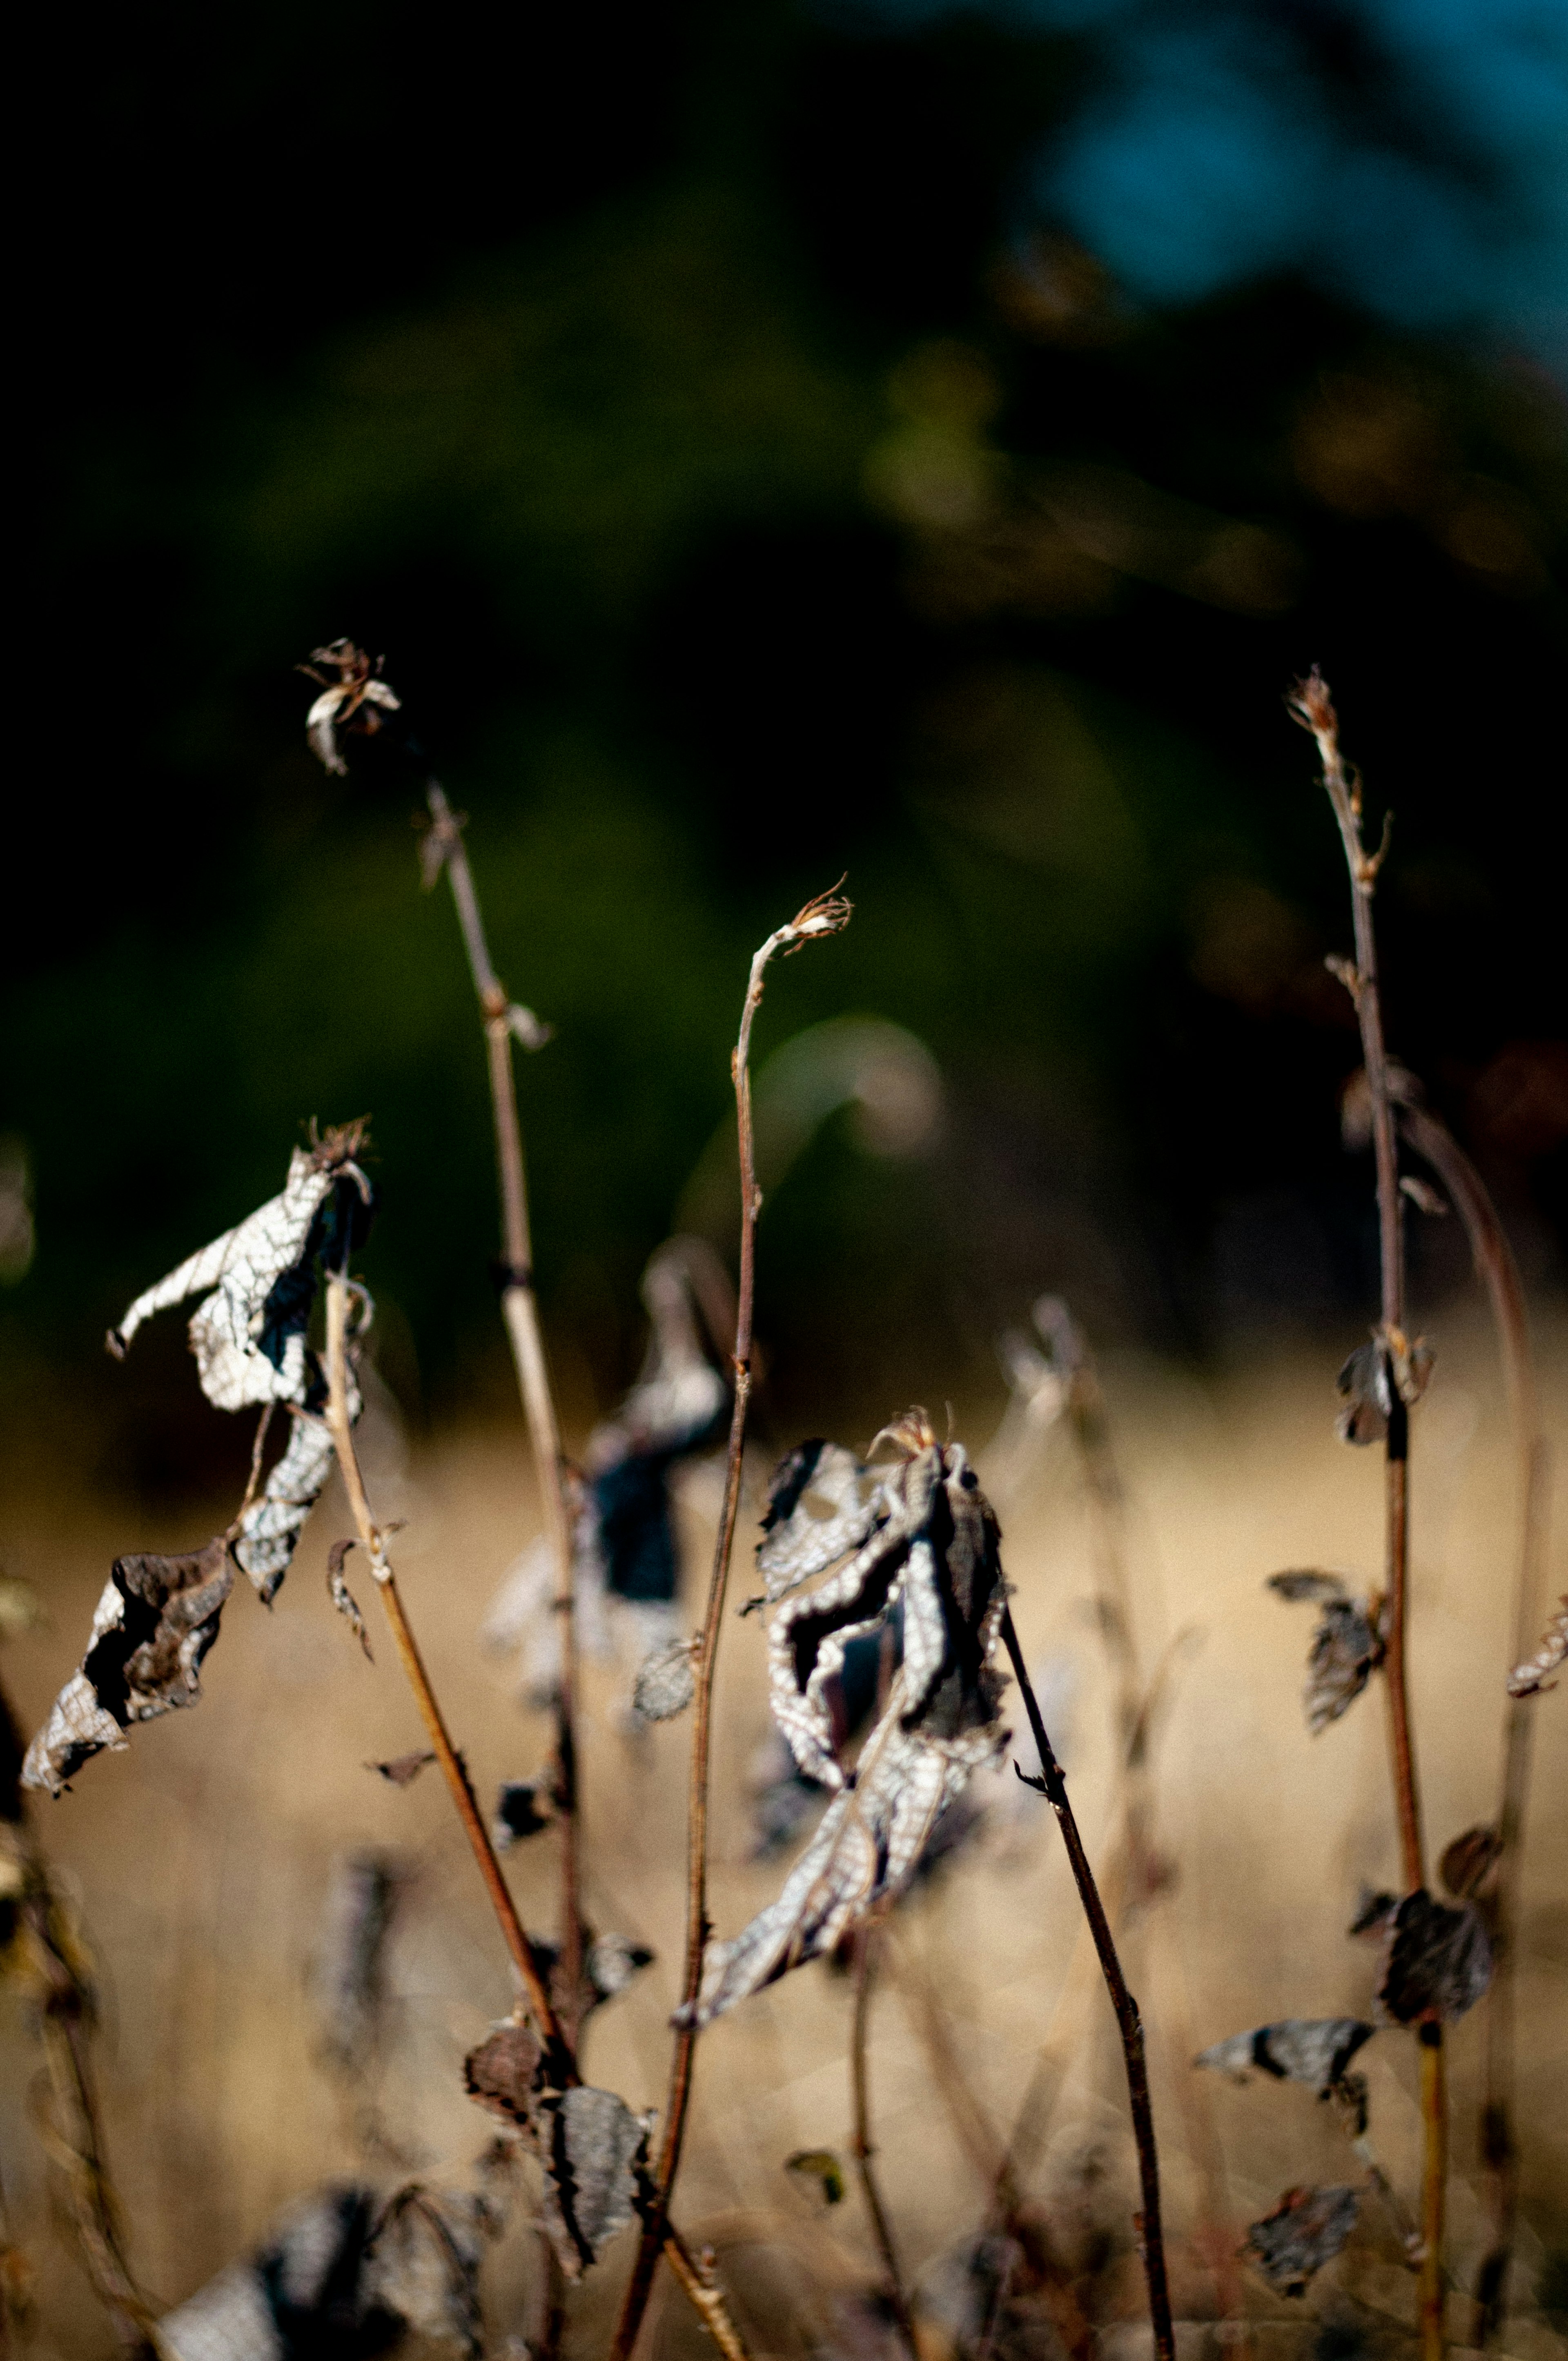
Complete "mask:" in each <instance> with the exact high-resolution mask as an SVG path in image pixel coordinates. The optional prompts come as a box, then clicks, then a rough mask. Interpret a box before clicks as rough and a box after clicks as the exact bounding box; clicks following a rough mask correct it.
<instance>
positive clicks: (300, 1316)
mask: <svg viewBox="0 0 1568 2361" xmlns="http://www.w3.org/2000/svg"><path fill="white" fill-rule="evenodd" d="M362 1140H363V1128H362V1126H359V1125H356V1124H350V1125H348V1126H345V1127H344V1128H343V1129H342V1130H340V1131H333V1132H329V1133H328V1134H327V1136H326V1137H325V1139H324V1140H323V1141H322V1142H321V1143H320V1144H319V1145H318V1146H317V1147H315V1148H296V1149H295V1150H294V1153H293V1155H292V1157H291V1159H290V1162H289V1177H288V1179H287V1180H286V1181H285V1182H284V1184H283V1189H282V1192H281V1194H280V1195H279V1196H276V1197H270V1198H269V1200H268V1202H266V1204H265V1205H260V1206H258V1208H257V1210H256V1212H255V1213H251V1214H249V1215H248V1216H247V1219H246V1220H245V1221H243V1222H241V1223H240V1224H238V1226H237V1227H236V1228H235V1229H232V1230H225V1233H224V1235H223V1236H222V1237H221V1238H214V1240H213V1243H212V1245H211V1246H203V1247H202V1249H201V1251H200V1252H199V1253H197V1254H193V1255H192V1256H191V1257H189V1258H188V1259H187V1260H186V1261H184V1262H182V1263H181V1264H180V1265H179V1266H178V1268H176V1269H174V1270H171V1271H170V1273H169V1276H168V1277H167V1279H159V1282H158V1284H157V1285H156V1287H149V1288H148V1289H147V1290H146V1291H145V1292H144V1293H143V1294H141V1295H138V1296H137V1299H136V1301H135V1302H134V1303H133V1304H132V1305H131V1306H130V1308H129V1310H128V1311H127V1312H126V1313H125V1315H124V1317H123V1318H122V1320H121V1322H120V1324H119V1326H118V1328H117V1329H115V1330H112V1331H111V1333H110V1338H109V1342H110V1346H111V1348H112V1349H113V1350H114V1351H115V1353H116V1355H119V1354H123V1353H124V1352H125V1351H126V1348H127V1346H128V1345H130V1343H131V1341H132V1339H133V1338H134V1336H135V1335H136V1333H137V1329H138V1328H139V1327H140V1326H141V1325H142V1323H143V1322H144V1321H145V1320H148V1319H150V1317H151V1316H152V1314H153V1313H154V1312H165V1311H168V1310H169V1309H170V1307H171V1306H172V1305H174V1304H176V1303H181V1302H183V1301H184V1300H185V1298H186V1297H187V1296H190V1295H203V1294H205V1301H203V1302H202V1303H200V1304H198V1305H197V1307H196V1310H195V1311H194V1312H192V1316H191V1324H190V1336H191V1349H192V1352H193V1353H194V1354H195V1356H196V1367H197V1371H198V1373H199V1375H200V1377H201V1380H202V1391H203V1393H204V1394H205V1395H206V1397H207V1400H209V1401H210V1402H212V1403H213V1404H214V1407H215V1408H217V1409H218V1410H243V1409H245V1408H246V1406H247V1404H248V1403H261V1402H271V1401H280V1402H293V1403H294V1404H296V1405H297V1406H303V1405H305V1404H306V1403H307V1402H308V1403H310V1404H312V1405H313V1404H314V1403H315V1402H316V1401H318V1400H324V1384H325V1381H324V1378H323V1376H322V1372H321V1368H320V1365H319V1363H318V1361H317V1359H316V1356H314V1355H313V1353H311V1352H309V1351H308V1349H307V1347H306V1344H305V1332H306V1329H307V1328H308V1326H309V1324H310V1316H311V1309H312V1306H313V1303H314V1301H315V1291H316V1266H317V1264H318V1262H320V1261H322V1260H323V1259H325V1260H327V1261H330V1262H332V1263H334V1264H336V1263H339V1262H341V1261H342V1259H343V1257H344V1256H345V1254H346V1253H348V1252H349V1251H351V1250H352V1248H353V1247H354V1246H357V1245H358V1244H359V1242H360V1240H361V1239H362V1238H364V1237H365V1236H366V1235H367V1233H368V1230H369V1226H370V1212H371V1207H372V1203H373V1198H372V1194H371V1189H370V1183H369V1182H368V1180H367V1179H366V1178H365V1175H364V1174H363V1172H361V1170H359V1167H358V1165H357V1164H356V1163H355V1161H354V1156H355V1152H356V1150H357V1148H359V1147H360V1146H361V1144H362ZM209 1289H210V1290H212V1291H211V1292H210V1293H206V1290H209Z"/></svg>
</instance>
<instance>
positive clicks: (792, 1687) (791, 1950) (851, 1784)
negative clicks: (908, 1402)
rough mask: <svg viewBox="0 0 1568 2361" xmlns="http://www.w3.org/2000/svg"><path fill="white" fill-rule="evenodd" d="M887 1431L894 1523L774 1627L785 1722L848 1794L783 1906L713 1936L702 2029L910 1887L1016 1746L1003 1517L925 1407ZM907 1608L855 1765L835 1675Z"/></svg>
mask: <svg viewBox="0 0 1568 2361" xmlns="http://www.w3.org/2000/svg"><path fill="white" fill-rule="evenodd" d="M887 1439H888V1440H889V1441H891V1442H892V1443H893V1444H894V1447H895V1448H896V1449H897V1450H898V1452H899V1453H900V1458H899V1460H898V1463H897V1465H896V1466H894V1467H892V1468H891V1469H889V1470H888V1471H887V1472H886V1473H885V1474H884V1475H883V1476H882V1477H880V1479H879V1486H878V1492H877V1503H878V1511H877V1513H878V1517H879V1520H880V1521H877V1522H875V1524H874V1527H873V1530H872V1532H871V1534H870V1536H869V1538H868V1539H867V1541H866V1542H865V1543H864V1545H863V1546H862V1547H861V1550H860V1551H859V1552H858V1554H856V1555H855V1556H854V1557H853V1558H851V1559H850V1562H849V1564H848V1565H843V1566H841V1567H840V1568H839V1571H838V1572H837V1573H836V1574H833V1575H831V1576H829V1577H828V1580H827V1582H825V1583H824V1584H823V1585H822V1586H821V1587H820V1588H818V1589H817V1590H816V1591H814V1592H810V1593H807V1594H806V1595H805V1596H803V1597H798V1598H791V1599H789V1600H787V1601H786V1602H785V1603H784V1605H783V1606H781V1607H780V1608H779V1609H778V1610H777V1612H776V1613H775V1615H774V1617H773V1626H772V1629H771V1630H770V1631H769V1634H768V1678H769V1695H770V1701H771V1703H772V1706H773V1719H774V1720H775V1722H776V1723H777V1725H778V1727H779V1729H780V1730H781V1731H782V1732H783V1733H784V1737H785V1738H786V1739H787V1740H788V1741H789V1744H790V1746H791V1748H792V1750H793V1752H794V1754H795V1760H796V1762H797V1763H798V1764H799V1765H800V1767H801V1769H802V1770H803V1771H804V1772H806V1773H807V1774H808V1775H809V1776H810V1777H812V1778H814V1779H817V1780H818V1781H819V1782H820V1783H821V1784H823V1785H824V1786H826V1787H828V1788H829V1789H832V1790H834V1791H835V1793H834V1796H833V1800H832V1802H831V1803H830V1804H829V1805H828V1809H827V1811H826V1812H825V1813H824V1815H823V1817H822V1821H821V1825H820V1826H819V1828H817V1833H816V1835H815V1837H814V1838H813V1839H812V1840H811V1842H810V1844H809V1845H808V1846H807V1847H806V1851H805V1852H804V1853H803V1854H802V1856H801V1858H800V1860H799V1861H797V1862H796V1864H795V1868H794V1869H793V1870H792V1871H791V1872H790V1874H789V1876H788V1877H787V1878H786V1880H785V1882H784V1890H783V1892H782V1894H780V1895H779V1898H778V1900H777V1901H776V1902H774V1903H772V1904H770V1905H769V1906H768V1907H767V1908H766V1909H765V1910H763V1911H762V1912H761V1913H759V1915H758V1916H757V1917H756V1918H754V1919H753V1920H752V1922H751V1925H750V1926H749V1927H746V1928H745V1929H744V1930H743V1932H742V1933H741V1934H740V1935H739V1936H737V1937H736V1938H734V1940H733V1941H730V1942H724V1943H710V1944H709V1945H708V1947H707V1955H706V1959H705V1961H704V1967H703V1976H702V1984H701V1988H700V1991H699V1993H698V1996H697V2001H696V2007H695V2009H694V2010H693V2011H692V2020H693V2021H694V2022H695V2023H696V2024H698V2025H706V2024H707V2023H708V2021H709V2020H710V2019H711V2018H712V2017H714V2016H716V2015H718V2014H719V2012H720V2011H721V2010H723V2009H726V2008H729V2007H730V2006H732V2005H733V2004H734V2003H735V2002H736V2001H738V2000H740V1999H742V1998H743V1997H744V1996H745V1995H746V1994H747V1993H752V1992H756V1991H759V1990H760V1989H761V1988H762V1986H763V1985H764V1984H767V1983H771V1982H773V1979H774V1978H775V1977H777V1976H780V1975H783V1974H784V1972H785V1971H787V1970H788V1969H790V1968H792V1967H795V1966H797V1965H798V1964H799V1963H800V1962H801V1961H803V1960H811V1959H815V1958H817V1956H818V1955H819V1954H820V1953H822V1952H824V1951H827V1950H830V1949H832V1948H833V1946H834V1945H835V1944H836V1943H837V1942H838V1941H839V1938H840V1937H841V1936H842V1935H843V1933H844V1932H845V1930H846V1928H847V1927H849V1926H850V1924H851V1923H852V1922H853V1921H854V1920H855V1919H856V1918H858V1917H859V1916H861V1914H863V1913H864V1912H865V1911H867V1910H869V1909H870V1908H872V1906H873V1905H875V1904H877V1903H878V1902H880V1901H882V1900H883V1898H884V1897H886V1896H889V1895H891V1894H896V1893H897V1892H898V1891H900V1890H901V1888H902V1887H903V1886H904V1885H905V1883H906V1882H907V1880H908V1878H909V1876H910V1875H911V1873H912V1872H913V1871H914V1868H915V1865H916V1861H918V1860H919V1858H920V1855H921V1852H922V1850H923V1849H924V1847H925V1845H926V1841H927V1838H928V1837H929V1835H930V1833H931V1830H932V1828H933V1827H934V1826H935V1824H936V1822H937V1819H938V1815H939V1814H940V1813H941V1812H942V1811H943V1810H944V1808H945V1807H946V1806H949V1805H951V1804H952V1803H953V1802H954V1801H955V1800H956V1798H957V1797H958V1795H959V1794H961V1792H962V1790H963V1788H964V1786H965V1784H967V1782H968V1780H969V1777H970V1773H971V1772H972V1771H974V1770H975V1769H977V1768H978V1767H979V1765H980V1764H981V1763H984V1762H987V1761H989V1760H990V1759H992V1757H993V1756H994V1754H995V1753H996V1751H997V1749H998V1747H999V1745H1000V1744H1001V1743H1002V1741H1003V1731H1002V1730H1001V1727H1000V1724H999V1722H998V1719H997V1717H998V1711H999V1708H1000V1702H1001V1696H1002V1686H1003V1685H1002V1681H1001V1679H1000V1678H999V1676H998V1675H997V1674H996V1673H995V1672H994V1671H993V1670H992V1663H991V1660H992V1656H993V1655H994V1653H995V1650H996V1644H997V1639H998V1635H999V1631H1000V1628H1001V1621H1002V1616H1003V1609H1004V1607H1005V1604H1006V1585H1005V1582H1004V1580H1003V1574H1002V1565H1001V1558H1000V1554H999V1543H1000V1533H999V1530H998V1527H997V1522H996V1519H995V1517H994V1515H993V1514H992V1510H991V1506H990V1503H989V1502H988V1501H987V1500H986V1499H985V1496H984V1494H983V1493H982V1492H981V1489H980V1486H979V1483H978V1480H977V1478H976V1477H975V1474H974V1471H973V1469H972V1468H971V1467H970V1464H969V1460H968V1456H967V1455H966V1453H965V1451H964V1449H963V1446H962V1444H948V1445H946V1446H943V1445H942V1444H938V1442H937V1439H936V1437H935V1435H934V1434H933V1433H932V1431H931V1427H930V1423H929V1422H928V1420H927V1418H926V1415H925V1413H924V1412H923V1411H911V1412H910V1413H909V1415H908V1417H907V1418H905V1419H904V1420H901V1421H900V1422H899V1423H898V1425H897V1426H896V1427H894V1428H892V1429H890V1430H888V1433H887ZM879 1440H880V1438H879ZM791 1480H792V1482H793V1478H792V1479H791ZM794 1513H798V1503H797V1507H796V1510H795V1512H794ZM900 1605H901V1606H902V1609H903V1643H904V1653H903V1659H902V1662H901V1663H900V1664H899V1666H898V1669H897V1672H896V1673H895V1674H894V1677H893V1680H892V1682H891V1684H890V1686H889V1688H888V1692H887V1696H886V1699H885V1702H884V1705H883V1711H882V1716H881V1719H879V1720H878V1721H877V1722H876V1724H875V1726H874V1728H873V1729H872V1731H871V1734H870V1735H869V1737H868V1738H867V1740H866V1741H865V1744H864V1746H863V1747H862V1749H861V1756H860V1760H859V1763H857V1765H856V1767H855V1770H854V1773H853V1774H852V1775H851V1774H850V1773H847V1772H846V1770H845V1768H844V1766H843V1764H842V1763H840V1762H839V1755H838V1749H837V1743H836V1736H837V1733H836V1731H835V1728H834V1708H833V1697H834V1689H835V1685H836V1684H837V1682H838V1681H839V1676H840V1675H841V1672H842V1669H843V1664H844V1657H845V1653H846V1650H847V1649H848V1648H849V1646H850V1644H851V1643H852V1642H854V1641H855V1640H857V1639H859V1638H861V1636H862V1635H864V1634H866V1633H869V1632H871V1631H873V1630H875V1629H877V1628H878V1627H879V1626H881V1625H882V1624H883V1623H884V1621H885V1620H887V1619H888V1618H889V1617H890V1616H891V1614H892V1613H893V1611H894V1608H895V1607H898V1606H900Z"/></svg>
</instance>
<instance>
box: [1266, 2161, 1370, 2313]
mask: <svg viewBox="0 0 1568 2361" xmlns="http://www.w3.org/2000/svg"><path fill="white" fill-rule="evenodd" d="M1358 2202H1359V2200H1358V2196H1357V2192H1356V2191H1355V2190H1354V2189H1343V2188H1339V2189H1288V2190H1287V2191H1285V2194H1284V2196H1283V2197H1282V2198H1281V2199H1280V2201H1279V2202H1278V2204H1277V2206H1276V2207H1275V2208H1274V2211H1273V2212H1272V2213H1266V2214H1265V2215H1264V2217H1263V2219H1262V2221H1261V2222H1255V2223H1254V2224H1252V2226H1251V2228H1250V2229H1249V2230H1248V2232H1247V2234H1246V2240H1245V2244H1244V2245H1243V2246H1242V2248H1241V2252H1242V2254H1243V2255H1244V2256H1247V2257H1251V2259H1252V2260H1253V2261H1254V2262H1255V2264H1256V2265H1257V2267H1258V2268H1259V2270H1261V2271H1262V2273H1263V2276H1264V2278H1265V2279H1266V2280H1267V2281H1268V2283H1269V2285H1270V2286H1271V2287H1275V2288H1277V2289H1278V2290H1279V2292H1280V2293H1281V2295H1300V2294H1301V2293H1302V2292H1303V2291H1304V2290H1305V2288H1306V2286H1307V2282H1308V2281H1309V2280H1310V2279H1311V2277H1312V2275H1313V2273H1314V2272H1315V2271H1320V2270H1321V2268H1322V2267H1323V2265H1324V2264H1325V2263H1330V2262H1332V2260H1333V2258H1334V2257H1335V2256H1336V2255H1337V2254H1338V2253H1339V2251H1340V2248H1341V2247H1342V2246H1343V2245H1344V2242H1345V2240H1346V2239H1347V2238H1348V2237H1349V2235H1350V2234H1351V2232H1352V2231H1353V2230H1354V2227H1355V2216H1356V2209H1357V2205H1358Z"/></svg>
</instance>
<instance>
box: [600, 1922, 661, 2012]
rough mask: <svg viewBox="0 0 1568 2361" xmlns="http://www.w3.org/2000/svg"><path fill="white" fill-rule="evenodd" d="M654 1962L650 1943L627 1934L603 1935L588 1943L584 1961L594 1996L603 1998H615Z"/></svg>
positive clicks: (603, 1999) (604, 1999) (602, 1999)
mask: <svg viewBox="0 0 1568 2361" xmlns="http://www.w3.org/2000/svg"><path fill="white" fill-rule="evenodd" d="M652 1964H653V1954H652V1951H651V1950H649V1949H648V1947H647V1945H646V1944H645V1943H634V1942H632V1940H631V1939H630V1936H627V1935H600V1936H599V1937H598V1938H597V1939H596V1940H595V1941H594V1942H592V1943H590V1944H589V1945H588V1949H587V1959H586V1960H585V1962H584V1965H585V1967H586V1969H587V1978H588V1982H589V1984H590V1985H591V1986H592V1988H593V1992H594V1995H595V1999H596V2000H597V2001H600V2002H602V2001H607V2000H614V1998H615V1997H616V1994H617V1993H623V1992H624V1991H625V1990H626V1988H627V1986H628V1984H629V1983H630V1982H631V1979H632V1977H633V1976H636V1975H641V1971H642V1970H643V1969H644V1968H650V1967H652Z"/></svg>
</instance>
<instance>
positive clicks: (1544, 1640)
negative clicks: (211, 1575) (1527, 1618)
mask: <svg viewBox="0 0 1568 2361" xmlns="http://www.w3.org/2000/svg"><path fill="white" fill-rule="evenodd" d="M1564 1664H1568V1594H1565V1595H1564V1597H1563V1607H1562V1611H1561V1612H1560V1613H1559V1614H1556V1615H1554V1616H1553V1617H1552V1620H1551V1622H1550V1623H1549V1624H1548V1625H1547V1627H1546V1630H1545V1631H1544V1632H1543V1633H1542V1634H1541V1645H1540V1647H1539V1648H1538V1649H1537V1650H1536V1652H1535V1653H1534V1655H1533V1656H1527V1657H1526V1659H1525V1661H1524V1663H1523V1664H1516V1665H1515V1666H1514V1669H1513V1671H1512V1672H1511V1673H1510V1674H1509V1675H1508V1695H1509V1696H1510V1697H1535V1696H1536V1695H1537V1694H1538V1693H1539V1692H1540V1691H1541V1690H1543V1689H1554V1688H1555V1687H1556V1686H1557V1684H1556V1682H1555V1681H1554V1680H1552V1679H1551V1678H1550V1677H1549V1675H1551V1674H1552V1673H1559V1672H1561V1671H1562V1669H1563V1665H1564Z"/></svg>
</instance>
